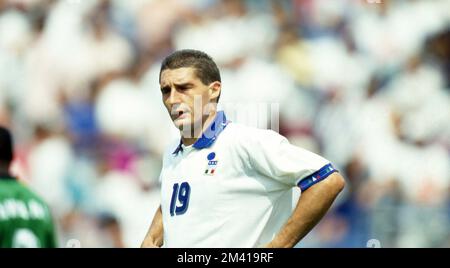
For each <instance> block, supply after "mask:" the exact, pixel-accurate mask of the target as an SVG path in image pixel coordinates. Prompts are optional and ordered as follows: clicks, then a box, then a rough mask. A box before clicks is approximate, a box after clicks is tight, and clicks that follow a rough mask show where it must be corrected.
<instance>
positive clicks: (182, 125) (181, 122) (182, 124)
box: [173, 118, 192, 130]
mask: <svg viewBox="0 0 450 268" xmlns="http://www.w3.org/2000/svg"><path fill="white" fill-rule="evenodd" d="M173 124H174V125H175V127H176V128H178V129H179V130H184V129H187V128H188V127H189V128H190V127H191V125H192V122H191V119H190V118H182V119H175V120H173Z"/></svg>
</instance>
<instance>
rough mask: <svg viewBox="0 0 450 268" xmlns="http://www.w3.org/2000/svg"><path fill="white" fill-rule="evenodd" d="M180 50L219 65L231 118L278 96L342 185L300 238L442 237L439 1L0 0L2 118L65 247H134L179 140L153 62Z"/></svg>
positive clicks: (449, 243)
mask: <svg viewBox="0 0 450 268" xmlns="http://www.w3.org/2000/svg"><path fill="white" fill-rule="evenodd" d="M378 2H380V3H378ZM182 48H194V49H200V50H203V51H205V52H207V53H208V54H210V55H211V56H212V57H213V58H214V59H215V61H216V62H217V63H218V64H219V68H220V69H221V74H222V84H223V88H222V90H223V91H222V96H221V103H222V105H223V108H224V109H225V110H226V111H227V108H228V109H230V110H232V109H233V105H235V104H238V106H239V107H244V111H243V112H242V111H241V112H239V113H235V112H233V111H229V114H230V117H231V119H232V120H234V121H239V118H238V117H239V115H237V114H242V113H246V111H245V108H246V109H247V112H249V113H251V112H252V111H253V112H254V111H255V110H256V109H257V107H261V105H262V106H264V105H269V106H270V105H272V104H277V107H278V108H279V111H278V112H279V122H278V123H279V124H278V127H279V131H280V133H281V134H282V135H285V136H286V137H287V138H288V139H289V140H290V141H291V143H293V144H296V145H298V146H302V147H304V148H307V149H309V150H311V151H314V152H316V153H319V154H321V155H323V156H324V157H326V158H327V159H329V160H330V161H332V162H333V163H335V165H336V166H337V167H338V169H339V170H340V172H341V173H342V174H343V175H344V177H345V178H346V179H347V187H346V189H345V191H344V192H343V194H341V196H340V197H339V198H338V200H337V202H336V203H335V205H334V206H333V208H332V211H331V212H330V213H329V214H327V215H326V217H325V218H324V219H323V220H322V221H321V222H320V224H319V225H318V226H317V227H316V228H315V229H314V230H313V232H311V233H310V234H309V235H308V236H307V237H306V238H305V239H304V240H303V242H302V243H300V244H299V245H298V246H299V247H365V246H366V243H367V241H368V240H369V239H377V240H378V241H380V244H381V246H382V247H450V96H449V93H450V76H449V74H450V1H449V0H433V1H428V0H381V1H374V0H333V1H327V0H279V1H275V0H242V1H241V0H59V1H56V0H0V124H1V125H3V126H7V127H9V128H10V129H11V130H12V132H13V134H14V136H15V146H16V148H15V149H16V157H15V161H14V165H13V167H12V171H13V173H14V174H15V175H17V176H18V177H19V178H20V180H22V181H23V182H24V183H26V184H28V185H29V186H30V187H31V188H32V189H34V190H35V191H36V192H38V193H39V194H40V195H41V196H42V197H43V198H44V199H45V200H46V201H47V202H48V203H49V205H50V206H51V208H52V211H53V216H54V218H55V220H56V223H57V227H58V234H59V244H60V246H61V247H64V246H65V245H66V243H67V241H69V240H70V239H77V240H79V241H80V242H81V246H82V247H138V246H139V245H140V242H141V241H142V239H143V237H144V236H145V233H146V231H147V228H148V226H149V224H150V222H151V219H152V218H153V214H154V212H155V210H156V208H157V207H158V205H159V183H158V177H159V171H160V167H161V155H162V153H163V151H164V149H165V147H166V146H167V144H168V143H170V142H171V141H173V139H176V138H177V135H178V133H177V130H176V129H175V128H174V127H173V126H172V123H171V121H170V118H169V116H168V115H167V112H166V111H165V108H164V106H163V104H162V101H161V96H160V90H159V84H158V74H159V68H160V63H161V61H162V59H163V58H164V57H165V56H166V55H168V54H169V53H171V52H172V51H174V50H176V49H182ZM227 104H232V105H231V106H230V105H227ZM254 104H259V106H255V105H254ZM230 107H231V108H230ZM249 107H250V108H249ZM255 107H256V108H255ZM266 107H267V106H266ZM244 117H245V116H244Z"/></svg>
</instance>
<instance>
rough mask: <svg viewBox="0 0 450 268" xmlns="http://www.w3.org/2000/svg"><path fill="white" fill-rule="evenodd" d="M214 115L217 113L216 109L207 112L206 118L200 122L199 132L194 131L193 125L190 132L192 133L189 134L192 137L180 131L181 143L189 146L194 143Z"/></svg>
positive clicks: (212, 119)
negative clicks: (200, 129) (200, 128)
mask: <svg viewBox="0 0 450 268" xmlns="http://www.w3.org/2000/svg"><path fill="white" fill-rule="evenodd" d="M216 115H217V111H213V112H211V113H210V114H209V116H208V118H206V120H205V121H204V122H202V131H200V133H196V131H195V127H193V128H192V129H193V131H192V133H194V135H191V137H192V138H186V137H184V135H183V131H181V142H182V143H183V145H184V146H189V145H192V144H194V143H195V142H196V141H197V140H198V139H199V138H200V137H201V136H202V134H203V133H204V132H205V130H206V128H208V127H209V126H210V125H211V124H212V122H213V121H214V119H215V118H216ZM197 132H198V131H197Z"/></svg>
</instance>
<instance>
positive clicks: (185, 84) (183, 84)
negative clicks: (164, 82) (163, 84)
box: [173, 82, 194, 87]
mask: <svg viewBox="0 0 450 268" xmlns="http://www.w3.org/2000/svg"><path fill="white" fill-rule="evenodd" d="M173 84H174V85H175V86H177V87H187V86H193V85H194V83H192V82H185V83H173Z"/></svg>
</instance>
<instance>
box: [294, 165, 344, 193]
mask: <svg viewBox="0 0 450 268" xmlns="http://www.w3.org/2000/svg"><path fill="white" fill-rule="evenodd" d="M333 172H338V170H337V169H335V168H334V167H333V165H331V163H330V164H327V165H325V166H324V167H322V168H321V169H319V170H318V171H316V172H314V173H313V174H311V175H309V176H308V177H306V178H304V179H302V180H301V181H300V182H299V183H298V184H297V185H298V187H300V189H301V190H302V192H303V191H306V190H307V189H308V188H309V187H311V186H313V185H314V184H316V183H318V182H319V181H322V180H324V179H326V178H327V177H328V176H329V175H330V174H332V173H333Z"/></svg>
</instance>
